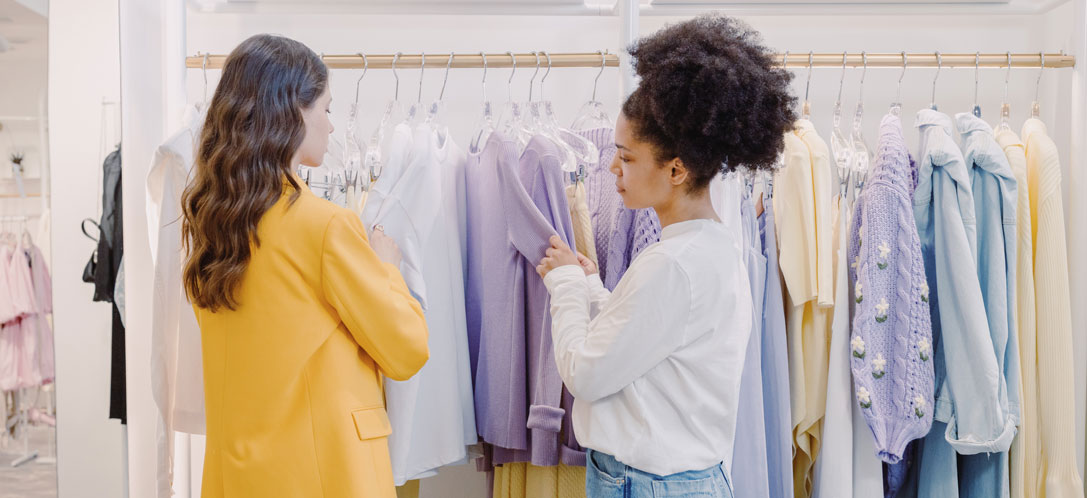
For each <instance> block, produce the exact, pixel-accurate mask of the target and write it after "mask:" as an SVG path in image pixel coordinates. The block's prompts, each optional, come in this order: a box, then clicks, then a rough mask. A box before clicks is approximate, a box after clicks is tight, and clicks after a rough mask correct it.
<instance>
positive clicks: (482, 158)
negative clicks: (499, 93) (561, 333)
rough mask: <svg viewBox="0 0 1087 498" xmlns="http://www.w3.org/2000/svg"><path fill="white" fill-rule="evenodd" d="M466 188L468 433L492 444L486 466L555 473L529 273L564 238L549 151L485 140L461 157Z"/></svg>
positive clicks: (543, 316)
mask: <svg viewBox="0 0 1087 498" xmlns="http://www.w3.org/2000/svg"><path fill="white" fill-rule="evenodd" d="M466 190H467V191H466V197H467V204H468V205H467V208H468V209H467V252H468V264H467V273H468V278H467V279H466V289H465V304H466V306H467V321H468V338H469V348H470V352H471V356H472V365H473V378H474V382H475V407H476V425H477V427H478V430H479V434H480V436H482V438H483V440H484V441H485V442H487V443H490V444H492V445H494V446H495V452H494V459H495V463H499V464H500V463H506V462H511V461H531V462H532V463H533V464H536V465H557V464H558V460H559V453H560V444H559V428H560V427H561V425H562V418H563V414H564V411H563V410H562V408H561V407H560V406H561V396H562V380H561V378H560V377H559V375H558V370H557V368H556V367H555V361H554V356H553V355H554V348H552V346H551V334H550V314H549V313H548V306H549V300H548V299H547V296H548V294H547V289H546V288H545V287H544V286H543V281H542V280H541V279H540V277H539V276H538V275H536V272H535V265H536V264H537V263H538V262H539V261H540V259H542V258H543V257H544V253H545V251H546V250H547V248H548V247H549V243H548V239H549V238H550V237H551V236H552V235H555V234H556V233H559V234H560V236H562V237H563V239H564V240H566V241H567V242H568V243H570V244H571V245H572V244H573V240H574V237H573V228H572V223H571V221H570V214H569V213H570V211H569V208H568V206H567V204H566V194H565V191H564V189H563V181H562V171H561V169H560V168H559V161H558V155H557V152H556V150H555V148H554V145H553V144H551V143H550V142H549V141H547V140H546V139H543V138H537V139H533V140H532V141H531V142H530V143H529V145H528V147H527V148H526V150H525V152H524V154H518V146H517V144H516V142H514V141H512V140H509V139H506V138H505V137H502V136H501V135H500V134H498V133H493V134H492V135H491V137H490V138H489V139H488V141H487V143H486V145H485V146H484V147H483V149H482V151H481V152H480V154H478V155H470V156H469V159H468V165H467V182H466ZM555 226H558V227H559V230H558V231H556V230H555V228H554V227H555ZM545 332H546V333H545ZM530 404H531V407H530ZM530 422H531V425H532V426H533V428H532V430H531V431H530V430H529V428H528V426H529V425H530Z"/></svg>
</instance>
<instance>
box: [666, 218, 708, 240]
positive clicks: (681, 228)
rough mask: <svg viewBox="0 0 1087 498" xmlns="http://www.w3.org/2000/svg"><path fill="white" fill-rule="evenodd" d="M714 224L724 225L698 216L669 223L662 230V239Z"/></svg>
mask: <svg viewBox="0 0 1087 498" xmlns="http://www.w3.org/2000/svg"><path fill="white" fill-rule="evenodd" d="M711 224H712V225H711ZM713 225H721V226H723V225H722V224H721V223H720V222H717V221H714V220H711V219H706V218H697V219H693V220H687V221H680V222H677V223H672V224H671V225H668V226H666V227H664V228H663V229H662V230H661V240H667V239H671V238H675V237H678V236H680V235H683V234H685V233H691V232H697V231H698V230H701V229H702V228H703V227H705V226H713Z"/></svg>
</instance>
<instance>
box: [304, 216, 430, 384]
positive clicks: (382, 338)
mask: <svg viewBox="0 0 1087 498" xmlns="http://www.w3.org/2000/svg"><path fill="white" fill-rule="evenodd" d="M321 285H322V290H323V292H324V295H325V298H326V299H327V300H328V302H329V303H330V304H331V305H332V307H333V308H335V309H336V311H337V312H338V313H339V315H340V319H341V320H343V322H344V324H345V325H346V326H347V330H348V331H350V333H351V335H352V336H353V337H354V338H355V341H356V342H358V344H359V345H360V346H362V349H363V350H365V351H366V353H367V354H369V355H370V357H371V358H373V359H374V361H375V362H377V364H378V366H379V367H380V368H381V370H382V372H384V374H385V376H387V377H389V378H390V379H393V380H399V381H403V380H407V379H409V378H411V376H413V375H415V373H416V372H418V371H419V369H420V368H422V367H423V365H424V364H425V363H426V362H427V359H428V358H429V352H428V350H427V337H428V332H427V326H426V321H425V320H424V318H423V310H422V307H420V306H419V303H418V302H417V301H416V300H415V298H413V297H412V296H411V294H410V293H409V292H408V287H407V285H406V284H405V283H404V279H403V278H402V277H401V276H400V272H399V271H398V270H397V269H396V267H395V266H393V265H390V264H388V263H384V262H382V261H381V260H379V259H378V257H377V254H376V253H375V252H374V250H373V249H372V248H371V247H370V244H369V241H368V240H367V238H366V230H365V229H364V228H363V226H362V222H361V221H360V220H359V219H358V218H357V217H355V216H353V215H352V214H351V212H350V211H346V210H344V211H342V212H340V213H337V214H336V216H334V217H333V218H332V221H331V222H329V225H328V228H327V229H326V230H325V240H324V249H323V251H322V254H321Z"/></svg>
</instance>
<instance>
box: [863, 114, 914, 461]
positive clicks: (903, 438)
mask: <svg viewBox="0 0 1087 498" xmlns="http://www.w3.org/2000/svg"><path fill="white" fill-rule="evenodd" d="M911 162H912V161H911V159H910V157H909V152H908V150H907V148H906V141H905V137H904V136H903V134H902V122H901V121H900V120H899V119H898V117H897V116H893V115H887V116H885V117H884V118H883V121H882V123H881V124H880V138H879V146H878V155H877V157H876V161H875V165H874V166H873V168H872V172H871V174H870V175H869V178H870V179H869V182H868V185H867V186H865V189H864V191H863V192H862V193H861V194H860V196H859V197H858V199H857V203H856V208H855V209H856V211H855V212H854V216H853V223H852V226H851V229H850V233H849V236H850V243H849V260H850V261H851V265H850V273H851V277H852V278H851V280H852V281H853V282H855V284H854V291H855V297H854V301H855V303H856V312H855V314H854V316H853V335H852V340H851V341H850V351H851V354H850V356H851V358H852V362H851V363H852V364H851V367H852V370H853V385H854V388H855V391H856V392H855V394H856V399H857V403H859V404H860V407H861V411H862V413H863V414H864V418H865V421H866V422H867V423H868V427H869V428H870V429H871V430H872V434H873V436H874V437H875V441H876V449H877V451H878V452H879V457H880V458H881V459H882V460H883V461H885V462H887V463H891V464H894V463H897V462H898V461H899V460H901V459H902V455H903V452H904V451H905V449H906V444H907V443H909V442H910V441H912V440H914V439H917V438H920V437H924V436H925V435H926V434H927V433H928V432H929V429H930V427H931V425H932V413H933V406H934V405H933V396H934V380H935V379H934V373H933V361H932V356H933V351H932V326H931V323H930V321H931V318H930V315H929V303H928V299H929V297H928V294H929V289H928V284H927V281H926V279H925V267H924V263H923V260H922V259H921V258H922V257H921V243H920V238H919V237H918V234H917V228H916V225H915V224H914V218H913V209H912V205H913V204H912V189H909V190H907V187H910V186H913V185H915V180H914V175H913V173H912V169H913V168H912V166H911Z"/></svg>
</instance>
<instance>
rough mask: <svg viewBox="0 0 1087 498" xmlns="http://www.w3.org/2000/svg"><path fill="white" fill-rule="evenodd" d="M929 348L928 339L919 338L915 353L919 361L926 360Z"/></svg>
mask: <svg viewBox="0 0 1087 498" xmlns="http://www.w3.org/2000/svg"><path fill="white" fill-rule="evenodd" d="M931 348H932V346H931V345H930V344H929V343H928V339H921V340H920V341H918V342H917V355H918V356H920V357H921V361H928V353H929V351H930V350H931Z"/></svg>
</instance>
